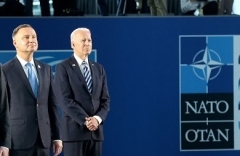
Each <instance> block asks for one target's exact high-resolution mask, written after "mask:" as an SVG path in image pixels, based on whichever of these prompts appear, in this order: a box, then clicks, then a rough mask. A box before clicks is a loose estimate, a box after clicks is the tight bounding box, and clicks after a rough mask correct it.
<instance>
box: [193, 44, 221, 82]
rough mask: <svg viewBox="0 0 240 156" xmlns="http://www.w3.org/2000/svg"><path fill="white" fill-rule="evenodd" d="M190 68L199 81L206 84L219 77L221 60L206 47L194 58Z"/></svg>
mask: <svg viewBox="0 0 240 156" xmlns="http://www.w3.org/2000/svg"><path fill="white" fill-rule="evenodd" d="M190 66H192V67H193V71H194V73H195V75H196V76H197V77H198V78H199V79H201V80H204V81H206V83H208V82H209V81H210V80H213V79H215V78H216V77H217V76H218V75H219V73H220V72H221V66H223V63H221V58H220V56H219V55H218V54H217V52H215V51H214V50H212V49H209V48H208V46H206V48H205V49H203V50H200V51H199V52H198V53H197V54H196V55H195V56H194V58H193V63H192V64H190Z"/></svg>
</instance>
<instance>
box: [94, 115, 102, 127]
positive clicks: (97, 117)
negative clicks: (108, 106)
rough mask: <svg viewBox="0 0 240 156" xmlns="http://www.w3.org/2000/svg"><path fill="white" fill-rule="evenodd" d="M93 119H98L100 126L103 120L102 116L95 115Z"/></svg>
mask: <svg viewBox="0 0 240 156" xmlns="http://www.w3.org/2000/svg"><path fill="white" fill-rule="evenodd" d="M93 117H94V118H95V119H97V121H98V124H99V125H100V124H101V123H102V119H101V118H100V116H97V115H94V116H93Z"/></svg>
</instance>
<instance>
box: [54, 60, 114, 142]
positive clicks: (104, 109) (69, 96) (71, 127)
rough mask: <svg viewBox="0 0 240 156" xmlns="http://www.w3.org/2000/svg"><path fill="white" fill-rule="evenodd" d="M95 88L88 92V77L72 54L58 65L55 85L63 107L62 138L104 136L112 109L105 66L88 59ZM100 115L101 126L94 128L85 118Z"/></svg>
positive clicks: (94, 137) (101, 138)
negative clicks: (110, 107)
mask: <svg viewBox="0 0 240 156" xmlns="http://www.w3.org/2000/svg"><path fill="white" fill-rule="evenodd" d="M89 66H90V68H91V75H92V82H93V89H92V94H90V93H89V92H88V89H87V85H86V82H85V79H84V77H83V75H82V73H81V70H80V68H79V66H78V63H77V61H76V59H75V58H74V57H73V56H72V57H70V58H69V59H66V60H65V61H63V62H61V63H59V64H58V65H57V67H56V74H55V88H56V93H57V100H58V103H59V104H60V107H61V108H62V111H63V117H62V137H63V138H62V139H63V141H81V140H89V139H91V138H92V139H94V140H103V139H104V137H103V127H102V126H103V122H104V120H105V119H106V117H107V114H108V112H109V102H110V97H109V93H108V87H107V80H106V74H105V71H104V69H103V67H102V66H101V65H100V64H98V63H96V62H92V61H90V60H89ZM94 115H97V116H99V117H100V118H101V119H102V121H103V122H102V123H101V124H100V125H99V128H98V129H97V130H96V131H94V132H91V131H89V130H88V129H87V128H86V126H85V125H84V123H85V118H86V117H89V116H94Z"/></svg>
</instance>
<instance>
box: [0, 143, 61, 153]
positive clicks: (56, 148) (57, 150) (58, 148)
mask: <svg viewBox="0 0 240 156" xmlns="http://www.w3.org/2000/svg"><path fill="white" fill-rule="evenodd" d="M62 148H63V145H62V141H54V142H53V153H54V156H57V155H59V154H60V153H61V152H62ZM0 156H1V155H0Z"/></svg>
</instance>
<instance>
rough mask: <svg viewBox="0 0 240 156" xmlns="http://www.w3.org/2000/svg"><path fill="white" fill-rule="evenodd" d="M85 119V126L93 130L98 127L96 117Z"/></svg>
mask: <svg viewBox="0 0 240 156" xmlns="http://www.w3.org/2000/svg"><path fill="white" fill-rule="evenodd" d="M85 119H86V126H87V128H88V129H89V130H90V131H95V130H97V129H98V126H99V123H98V121H97V119H96V118H94V117H87V118H85Z"/></svg>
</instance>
